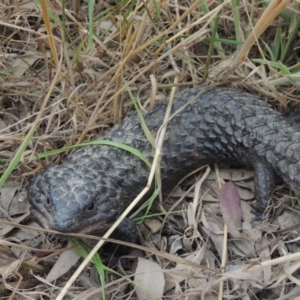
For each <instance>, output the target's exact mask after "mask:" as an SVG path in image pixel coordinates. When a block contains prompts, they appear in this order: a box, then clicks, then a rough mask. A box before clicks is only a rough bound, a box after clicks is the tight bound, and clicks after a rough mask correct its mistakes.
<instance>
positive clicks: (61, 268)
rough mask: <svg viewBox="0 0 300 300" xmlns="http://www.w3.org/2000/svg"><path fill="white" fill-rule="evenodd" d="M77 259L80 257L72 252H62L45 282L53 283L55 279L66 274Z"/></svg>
mask: <svg viewBox="0 0 300 300" xmlns="http://www.w3.org/2000/svg"><path fill="white" fill-rule="evenodd" d="M69 246H70V245H69ZM79 259H80V256H79V255H78V254H77V253H76V252H75V251H74V250H67V251H64V252H63V253H62V254H61V255H60V257H59V258H58V260H57V261H56V263H55V264H54V266H53V268H52V269H51V271H50V272H49V274H48V275H47V277H46V280H47V281H49V282H52V281H55V280H56V279H57V278H59V277H60V276H62V275H63V274H65V273H67V272H68V271H69V270H70V268H71V267H73V266H74V265H75V264H76V263H77V261H78V260H79Z"/></svg>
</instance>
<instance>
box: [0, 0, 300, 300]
mask: <svg viewBox="0 0 300 300" xmlns="http://www.w3.org/2000/svg"><path fill="white" fill-rule="evenodd" d="M90 2H91V1H90ZM154 3H155V2H152V1H151V2H149V3H148V2H143V1H141V2H138V1H131V2H129V1H120V2H117V3H116V2H114V1H111V0H103V1H98V2H97V3H96V4H95V6H94V7H92V8H91V10H90V11H91V13H90V18H89V13H88V7H87V4H86V3H85V2H84V1H83V2H81V1H78V0H77V1H76V0H75V1H74V0H73V1H68V2H67V3H66V8H67V10H65V13H64V14H63V13H62V11H63V9H62V7H61V4H60V2H58V1H57V2H55V1H51V3H50V4H49V6H48V10H47V11H44V15H43V14H42V9H41V6H40V5H39V4H38V2H36V3H35V2H31V1H10V0H4V1H2V3H0V20H1V21H0V29H1V30H0V32H1V45H0V46H1V53H0V139H1V145H0V159H1V161H0V162H1V165H0V168H1V171H0V172H1V174H5V172H7V175H9V174H10V177H9V183H8V184H7V183H6V187H9V189H8V190H9V192H10V193H11V194H13V195H14V194H15V193H16V191H18V190H20V185H21V184H22V186H23V187H26V186H28V184H29V183H30V182H31V181H32V179H33V177H34V176H35V175H36V174H38V173H39V172H41V171H42V170H43V169H45V168H46V167H47V166H50V165H53V164H56V163H59V162H60V161H61V160H62V159H63V158H64V156H65V155H66V154H59V155H51V156H49V155H48V154H49V153H48V151H51V150H56V149H60V148H62V147H64V146H68V145H74V144H77V143H81V142H82V141H86V140H90V139H94V138H95V137H97V136H98V135H99V134H101V132H103V131H104V130H106V129H108V128H110V127H111V126H112V125H113V124H116V123H117V122H120V121H121V120H122V118H123V117H124V115H126V113H127V112H128V111H130V110H132V109H133V107H132V102H131V100H130V97H129V94H128V91H127V88H128V87H129V88H130V90H131V91H132V93H133V95H134V96H135V97H136V98H137V99H138V100H139V102H140V105H141V107H142V106H143V105H144V104H145V103H148V102H150V103H151V102H153V101H160V100H162V99H165V95H167V94H168V93H169V92H170V88H171V87H173V86H174V85H176V86H178V87H179V88H181V87H184V86H191V85H197V84H200V83H201V82H203V80H204V78H205V77H206V74H209V79H208V80H209V81H212V82H214V81H215V79H216V78H215V75H216V74H218V70H220V68H221V69H222V68H224V64H226V63H228V59H229V58H230V57H231V56H233V55H234V53H235V52H236V51H237V50H238V49H239V48H240V47H241V45H242V43H243V41H245V39H246V38H247V36H248V35H249V34H250V32H251V30H252V28H253V27H254V25H255V24H256V22H257V20H258V19H259V17H260V15H261V14H262V12H263V11H264V9H265V6H264V5H262V4H261V3H257V4H252V3H248V2H243V3H242V4H241V5H240V7H238V8H236V5H237V3H238V1H233V2H232V3H227V4H226V5H224V7H223V8H222V9H221V10H218V9H219V8H221V6H218V5H219V4H218V3H217V2H214V1H203V3H206V4H207V8H206V7H205V5H204V4H203V3H202V6H201V5H200V4H199V3H198V2H189V1H181V2H178V1H174V2H171V1H162V2H156V3H155V4H154ZM206 9H208V11H206ZM218 11H220V14H219V16H218ZM293 14H294V15H293ZM47 16H48V17H49V20H50V23H51V31H52V33H53V39H51V38H49V36H48V35H47V29H46V26H45V21H44V20H45V18H46V17H47ZM218 18H219V19H218ZM298 19H299V11H298V6H297V4H291V5H290V6H289V7H288V8H287V9H286V10H285V11H284V14H283V15H282V17H281V18H279V19H278V18H277V19H276V20H275V21H274V22H273V23H272V26H270V27H269V28H268V29H267V30H266V31H265V32H264V34H263V35H262V37H261V38H260V39H259V41H258V43H257V44H256V45H255V46H253V48H252V49H251V51H250V53H249V57H248V59H247V60H245V61H244V62H242V63H241V65H240V66H239V67H238V68H237V69H236V70H235V71H234V72H233V73H232V74H230V76H229V77H228V80H227V82H226V84H227V85H229V86H238V87H242V88H245V89H248V90H250V91H252V92H258V93H260V94H261V95H263V96H266V99H267V100H269V101H272V103H273V104H274V106H276V107H277V108H278V109H282V110H283V111H285V110H286V109H287V107H288V106H293V105H295V104H296V103H297V101H298V98H299V70H300V68H299V58H298V53H299V50H298V48H299V45H298V43H297V37H298V36H297V34H298V26H299V24H298V23H299V21H298ZM91 20H92V21H91ZM218 20H219V21H218ZM46 24H47V23H46ZM212 28H215V29H216V34H215V35H214V33H213V31H212ZM90 29H92V31H93V34H92V35H88V32H89V30H90ZM90 31H91V30H90ZM212 36H214V40H213V41H214V44H213V48H212V52H211V56H208V55H207V53H209V52H210V50H209V47H210V43H211V41H212ZM175 77H176V78H177V80H178V83H176V80H175ZM26 139H27V140H26ZM23 141H26V143H25V144H24V143H23V146H24V147H23V150H22V153H17V150H18V148H19V146H20V144H21V143H22V142H23ZM16 153H17V154H18V155H19V156H18V157H17V158H14V159H15V166H16V167H15V168H12V169H11V170H9V161H10V160H11V159H13V157H14V156H15V154H16ZM37 154H42V155H43V156H44V157H45V158H43V159H34V158H35V157H36V155H37ZM7 170H8V171H7ZM1 180H3V181H4V177H3V178H2V179H1ZM3 181H1V184H2V183H3ZM238 181H240V185H241V186H242V187H247V188H250V190H251V188H252V189H253V186H251V185H252V184H253V181H252V179H251V176H250V177H249V179H248V181H245V180H243V179H240V180H238ZM213 182H214V181H212V182H210V181H208V183H206V184H208V187H211V185H212V184H213ZM11 186H15V187H17V188H15V190H14V189H11ZM191 193H193V192H189V193H187V195H185V196H186V198H185V199H189V198H190V197H193V194H191ZM3 195H4V190H3V189H2V197H3ZM213 195H214V194H213ZM181 196H183V195H182V192H178V194H177V196H176V195H175V198H176V197H181ZM17 197H18V199H19V200H20V193H18V194H17ZM173 197H174V196H173ZM205 197H207V199H206V198H205ZM205 197H204V200H209V201H212V196H211V195H210V194H206V195H205ZM11 198H12V199H13V197H11ZM21 200H22V199H21ZM3 201H4V200H3V199H2V208H3V209H4V210H5V207H3ZM19 202H20V201H19ZM173 203H174V201H173ZM180 203H181V202H180ZM24 206H25V207H24V208H22V209H19V210H17V212H16V213H15V214H14V215H13V214H11V213H9V215H10V216H13V219H14V221H15V222H18V223H19V222H21V221H22V220H23V219H22V216H21V217H20V214H21V212H24V213H25V212H26V210H27V211H28V207H26V204H24ZM184 208H185V209H186V210H187V212H185V211H183V212H180V213H179V215H182V216H183V218H180V217H179V219H177V218H175V217H174V216H172V215H171V216H169V217H168V218H167V220H164V218H162V219H160V220H161V221H164V222H165V226H164V229H163V231H162V232H163V234H160V235H159V234H151V232H149V230H148V229H147V228H146V227H143V226H141V230H142V232H143V234H144V235H145V236H148V237H149V236H150V239H149V243H152V242H150V241H154V242H153V243H152V244H151V245H152V246H153V245H155V246H156V248H158V250H164V251H167V252H168V253H171V254H174V255H175V254H176V255H177V254H183V256H185V255H188V254H189V253H194V251H195V250H196V249H197V251H198V252H197V253H198V254H197V255H198V256H197V259H196V260H195V262H196V263H197V264H201V265H203V266H206V267H207V268H209V269H207V270H205V269H203V268H201V269H200V268H195V265H193V266H192V267H191V268H189V269H187V268H186V267H182V266H184V265H183V264H180V263H183V262H182V261H178V260H176V257H175V256H172V260H173V261H172V260H170V257H166V256H163V257H160V256H159V255H162V254H159V253H156V252H155V254H159V255H156V256H155V257H154V256H152V257H151V258H152V259H153V260H154V261H157V262H158V263H159V264H160V265H161V267H162V269H164V272H165V274H167V273H168V272H169V271H170V270H172V268H173V267H174V266H175V262H177V267H178V266H179V267H178V269H179V271H178V270H176V272H179V273H180V274H181V275H182V274H183V275H184V276H186V278H187V279H186V280H185V281H179V282H178V284H177V286H176V288H175V289H174V288H173V289H170V290H169V291H168V292H166V296H167V295H168V297H169V298H172V299H179V298H184V297H186V298H187V299H198V298H197V297H199V299H200V298H201V295H202V296H203V295H204V294H203V292H204V291H205V292H207V294H206V296H205V297H207V298H205V299H210V298H209V297H211V299H215V297H216V296H215V295H216V294H217V292H218V289H217V288H216V285H215V284H216V283H217V281H218V280H219V279H220V275H218V274H217V275H216V274H215V273H214V272H213V271H211V270H219V269H218V267H219V266H220V261H219V259H220V257H221V253H220V249H218V247H220V248H222V247H223V246H222V241H221V240H220V239H219V233H220V232H221V231H222V230H223V227H222V226H220V224H219V222H216V221H215V220H218V221H220V222H221V220H220V219H219V216H218V208H216V204H213V205H212V206H210V207H209V209H210V210H211V215H210V216H209V218H208V219H206V218H204V216H203V215H200V214H199V213H195V211H192V212H190V211H189V210H190V209H191V208H190V206H188V205H187V206H184ZM169 209H170V207H168V208H165V210H166V211H169ZM172 209H174V208H172ZM206 209H207V207H206ZM247 209H248V208H244V210H245V211H247ZM175 210H179V211H181V210H182V205H181V204H180V206H179V208H178V209H175ZM245 211H243V212H244V213H245ZM193 214H194V215H193ZM15 216H18V217H19V219H16V217H15ZM2 217H3V218H4V217H5V218H7V217H8V216H7V214H5V212H3V215H2ZM159 218H161V217H157V219H159ZM203 218H204V219H203ZM251 218H252V217H251V215H250V213H249V212H248V215H247V216H246V217H245V220H246V221H247V222H248V223H247V222H245V223H246V224H248V225H249V224H252V223H251V222H252V221H251ZM295 219H296V216H295V215H293V213H292V212H288V215H287V216H285V217H283V219H278V218H275V217H274V222H275V223H274V222H273V223H272V224H260V225H259V226H258V227H255V228H252V227H251V228H252V231H251V230H250V231H249V232H248V233H249V235H251V234H252V235H253V236H251V239H250V238H249V239H250V240H251V243H250V242H249V240H247V241H248V244H247V242H246V241H239V242H237V241H234V240H231V241H230V242H229V245H228V247H229V249H230V251H229V253H230V255H229V256H230V259H229V262H228V264H227V269H226V270H227V272H226V273H225V275H224V277H222V278H223V280H224V279H225V280H226V281H225V282H226V286H225V287H224V294H226V293H228V294H230V295H234V296H235V297H236V299H257V298H255V297H258V299H285V298H280V297H283V296H284V295H288V293H291V294H292V293H296V294H297V293H299V291H298V289H299V287H298V286H297V284H298V281H297V272H296V274H295V273H294V272H295V270H296V269H297V268H296V269H295V264H294V265H293V264H291V263H290V262H289V261H288V260H287V261H284V264H282V263H281V264H277V265H268V266H266V267H265V269H263V271H262V272H260V271H258V270H255V272H256V273H255V272H252V271H253V270H252V271H251V272H252V273H251V272H247V270H241V269H240V268H241V267H242V266H243V264H250V263H253V262H264V261H266V260H267V261H268V260H271V258H276V257H281V256H282V257H284V255H285V254H286V253H296V252H297V249H298V248H297V243H287V241H289V240H291V239H293V238H294V237H296V236H297V235H296V231H295V232H294V231H293V230H290V231H283V232H282V233H277V229H278V228H282V227H283V228H288V227H289V226H292V225H293V224H294V223H295V222H294V220H295ZM213 220H214V221H213ZM198 223H199V224H201V225H199V227H198V225H197V224H198ZM215 226H216V227H215ZM219 226H220V227H219ZM249 226H250V225H249ZM295 228H296V227H295ZM244 230H245V231H246V232H247V229H244ZM22 232H23V239H22V238H20V237H19V236H18V235H17V234H16V233H20V231H10V230H8V229H7V226H3V229H2V238H4V233H6V234H7V235H6V237H9V239H8V241H10V242H11V241H13V242H14V243H19V244H21V245H22V247H23V246H24V248H23V250H22V251H21V249H22V248H18V247H12V245H11V244H5V243H4V242H3V246H1V248H0V250H1V251H0V252H1V258H0V259H1V268H0V270H1V273H2V275H3V280H2V281H1V291H2V292H1V293H2V295H3V297H7V298H9V297H11V299H13V298H14V297H17V296H16V295H19V297H20V298H26V297H27V298H29V299H38V298H39V296H40V294H41V293H43V295H44V296H43V297H44V298H43V299H46V298H47V297H49V298H50V299H54V298H55V297H56V296H57V294H58V293H59V289H58V288H55V287H54V286H51V285H49V284H47V283H45V282H43V281H42V279H41V278H40V277H34V275H33V274H39V276H41V277H43V276H44V274H48V272H49V269H50V268H51V266H52V265H53V264H54V262H55V260H56V259H57V250H54V252H53V253H54V254H53V255H50V256H47V257H44V256H42V257H38V256H37V255H36V254H34V252H33V251H32V249H30V248H28V249H26V247H25V246H31V247H37V246H38V245H39V244H40V243H41V242H42V236H38V237H37V235H36V233H32V232H31V233H30V234H31V235H30V234H29V233H28V232H29V231H27V235H26V239H25V241H24V232H25V231H21V233H22ZM265 233H266V234H265ZM164 234H165V235H164ZM166 236H168V237H170V236H171V237H172V239H173V240H180V241H181V242H182V245H184V246H182V247H181V248H180V246H178V245H177V244H176V243H175V244H176V245H177V246H174V243H172V239H171V238H169V241H167V240H166ZM254 236H255V237H254ZM20 240H21V242H20ZM170 240H171V242H170ZM168 242H169V244H168ZM45 243H46V244H44V245H43V247H44V248H45V247H50V245H49V244H48V243H49V242H47V241H45ZM164 243H165V244H164ZM249 243H250V244H251V245H250V246H249ZM286 243H287V244H286ZM146 244H147V243H146ZM148 246H149V247H150V245H148ZM51 247H52V246H51ZM174 247H175V248H176V249H177V250H176V251H175V250H174ZM214 247H216V248H214ZM249 247H250V248H249ZM246 249H247V250H249V249H251V250H253V252H251V255H249V253H246V251H245V250H246ZM193 259H194V258H193ZM8 265H9V266H10V268H8V267H7V266H8ZM28 266H29V267H30V268H31V269H32V270H33V274H32V273H31V272H29V271H28V269H29V268H28ZM180 266H181V267H180ZM191 269H192V271H191ZM17 270H18V271H17ZM89 270H91V274H92V275H91V274H88V270H86V271H84V273H83V275H82V277H81V278H80V280H79V281H78V282H77V284H76V285H73V286H72V288H71V289H70V291H69V293H70V294H69V297H70V298H71V299H73V298H75V295H76V296H77V297H78V299H92V298H89V297H92V296H91V295H92V294H95V295H97V293H100V289H99V288H98V289H97V288H95V286H98V282H96V283H95V285H94V286H93V285H92V284H93V283H94V282H93V278H97V276H95V274H94V273H93V272H94V271H93V269H92V267H91V266H90V267H89ZM168 270H169V271H168ZM5 272H6V273H5ZM292 274H293V275H294V276H295V277H294V276H292ZM69 275H70V273H69V274H68V276H69ZM88 275H89V276H88ZM129 275H130V273H126V272H125V271H124V276H129ZM177 275H178V274H177ZM169 276H170V275H169ZM66 278H67V276H65V277H62V278H61V279H59V280H58V281H57V283H56V284H55V285H56V286H59V287H60V288H61V287H62V286H63V284H64V282H65V280H66ZM87 278H88V279H87ZM91 278H92V279H91ZM19 279H20V282H19V283H18V280H19ZM96 281H97V279H96ZM106 283H107V286H106V287H105V291H106V294H107V298H110V297H111V298H112V299H116V298H119V299H129V298H130V299H135V298H136V295H135V294H134V293H133V292H132V288H131V287H132V285H131V284H130V283H128V280H126V279H124V278H119V277H118V276H116V275H112V274H109V273H107V275H106ZM208 287H209V288H208ZM14 288H18V291H17V294H14V293H13V290H14ZM30 288H32V289H30ZM247 294H248V298H247V296H245V295H247ZM291 294H290V295H291ZM178 295H180V296H178ZM254 295H256V296H254ZM298 295H299V294H298ZM296 297H297V296H296ZM286 299H287V298H286ZM288 299H293V298H292V296H291V297H290V298H288ZM295 299H296V298H295Z"/></svg>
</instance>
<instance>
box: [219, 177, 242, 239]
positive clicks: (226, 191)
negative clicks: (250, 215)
mask: <svg viewBox="0 0 300 300" xmlns="http://www.w3.org/2000/svg"><path fill="white" fill-rule="evenodd" d="M220 208H221V211H222V214H223V218H224V222H225V224H226V225H227V227H228V231H229V232H230V234H231V235H232V236H233V237H235V238H239V237H240V236H241V233H240V232H239V230H238V229H239V228H241V227H242V210H241V200H240V197H239V195H238V192H237V189H236V187H235V185H234V184H233V183H232V182H231V181H229V182H226V183H225V184H223V185H222V187H221V191H220Z"/></svg>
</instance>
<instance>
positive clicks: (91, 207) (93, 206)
mask: <svg viewBox="0 0 300 300" xmlns="http://www.w3.org/2000/svg"><path fill="white" fill-rule="evenodd" d="M94 208H95V202H94V201H93V202H91V203H90V204H89V206H88V207H87V211H93V210H94Z"/></svg>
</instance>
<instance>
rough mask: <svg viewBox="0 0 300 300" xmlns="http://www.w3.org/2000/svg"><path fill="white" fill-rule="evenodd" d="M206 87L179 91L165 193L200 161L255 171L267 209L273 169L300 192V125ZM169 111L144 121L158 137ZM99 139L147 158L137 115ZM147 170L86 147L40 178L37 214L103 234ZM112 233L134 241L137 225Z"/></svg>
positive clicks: (121, 155)
mask: <svg viewBox="0 0 300 300" xmlns="http://www.w3.org/2000/svg"><path fill="white" fill-rule="evenodd" d="M202 89H203V86H198V87H194V88H190V89H183V90H181V91H180V92H178V93H177V95H176V97H175V102H174V105H173V108H172V112H173V113H174V112H175V111H177V110H178V109H179V108H181V107H182V106H183V105H184V104H186V103H187V102H189V101H191V100H192V99H194V100H192V101H191V103H190V104H189V105H188V106H187V107H186V108H185V109H184V110H183V111H180V112H179V113H178V114H176V115H175V116H174V118H172V119H171V120H170V121H169V123H168V127H167V131H166V135H165V139H164V144H163V151H162V152H163V154H162V158H161V164H160V166H161V178H162V189H163V191H164V192H166V191H169V190H170V189H172V188H173V187H174V185H175V184H176V182H177V181H179V180H180V179H181V178H182V177H183V176H185V175H186V174H188V173H189V172H191V171H193V170H195V169H196V168H198V167H199V166H201V165H204V164H210V163H213V162H222V161H225V162H227V161H229V162H239V163H243V164H245V165H250V166H252V167H253V168H254V173H255V175H254V180H255V195H256V199H257V202H258V208H259V209H260V210H261V211H263V210H264V209H265V207H266V205H267V203H268V201H269V199H270V197H271V194H272V190H273V188H274V185H275V173H277V174H278V175H279V176H281V177H282V179H283V180H284V181H285V182H286V183H288V184H289V186H290V187H291V189H292V190H293V191H294V192H295V194H296V196H298V197H299V196H300V162H299V158H300V130H299V129H300V126H299V125H297V124H292V123H293V122H291V121H289V120H288V119H287V118H286V117H284V116H283V115H281V114H280V113H279V112H277V111H276V110H274V109H272V107H271V106H270V105H269V104H268V103H266V102H265V101H264V100H262V99H261V98H259V97H258V96H256V95H253V94H250V93H247V92H245V91H243V90H240V89H235V88H228V87H215V88H212V89H211V90H208V91H204V92H203V93H202V94H201V93H200V92H201V90H202ZM165 110H166V104H165V103H157V104H156V106H155V108H154V110H153V112H151V113H148V114H146V115H145V116H144V117H145V121H146V124H147V126H148V128H149V130H150V131H151V132H152V134H153V135H155V134H156V133H157V131H158V129H159V128H160V126H161V124H162V122H163V118H164V114H165ZM101 139H104V140H111V141H116V142H120V143H123V144H126V145H129V146H131V147H133V148H136V149H138V150H139V151H141V152H142V153H143V154H144V155H145V156H146V157H147V158H148V159H149V160H150V161H151V160H152V158H153V150H152V146H151V145H150V143H149V142H148V140H147V138H146V136H145V134H144V131H143V129H142V127H141V125H140V119H139V117H138V116H137V114H133V115H131V116H129V117H127V118H125V119H124V120H123V122H122V123H120V124H118V125H116V126H114V127H113V128H111V130H108V131H107V132H106V133H105V134H104V135H103V136H102V137H101ZM148 175H149V167H148V166H146V164H145V163H144V162H143V161H142V160H141V159H139V158H138V157H137V156H135V155H133V154H132V153H130V152H127V151H125V150H122V149H119V148H115V147H111V146H105V145H97V146H87V147H83V148H80V149H79V150H76V151H74V152H73V153H72V154H71V156H70V157H69V158H68V159H66V161H65V162H64V163H63V164H61V165H56V166H52V167H50V168H49V169H47V170H46V171H44V172H43V173H42V174H40V175H38V176H37V177H36V178H35V180H34V181H33V183H32V185H31V186H30V188H29V202H30V204H31V215H32V217H33V219H34V220H35V221H36V222H37V223H38V224H40V225H41V226H42V227H44V228H48V229H53V230H57V231H60V232H65V233H69V232H81V233H90V234H97V235H101V234H103V233H104V232H105V231H106V230H107V229H108V228H109V227H110V226H111V224H112V223H113V222H114V221H115V220H116V218H118V216H119V215H120V214H121V213H122V211H123V210H124V208H125V207H126V205H128V203H129V201H131V200H132V199H134V197H135V196H137V195H138V194H139V193H140V191H141V190H142V189H143V188H144V187H145V185H146V182H147V178H148ZM115 236H116V237H120V238H121V239H123V240H128V241H132V242H134V241H135V236H136V228H135V224H134V222H132V221H131V220H129V219H125V220H124V221H123V222H122V223H121V225H119V227H118V228H117V229H116V231H115Z"/></svg>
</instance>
